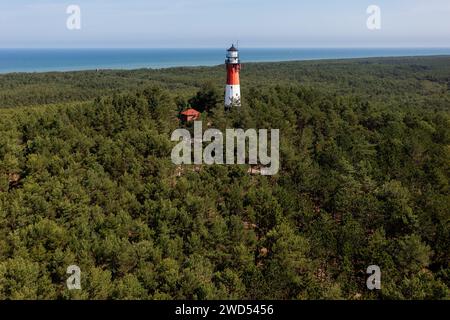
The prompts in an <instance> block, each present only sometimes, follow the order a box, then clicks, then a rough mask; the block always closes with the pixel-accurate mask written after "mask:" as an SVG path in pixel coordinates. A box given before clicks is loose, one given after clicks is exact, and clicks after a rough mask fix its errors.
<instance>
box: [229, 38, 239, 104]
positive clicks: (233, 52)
mask: <svg viewBox="0 0 450 320" xmlns="http://www.w3.org/2000/svg"><path fill="white" fill-rule="evenodd" d="M225 65H226V67H227V85H226V87H225V110H230V109H231V108H233V107H240V106H241V85H240V81H239V73H240V71H241V62H240V60H239V51H238V49H236V48H235V47H234V45H232V46H231V48H230V49H228V51H227V58H226V60H225Z"/></svg>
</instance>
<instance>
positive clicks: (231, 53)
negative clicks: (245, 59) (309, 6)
mask: <svg viewBox="0 0 450 320" xmlns="http://www.w3.org/2000/svg"><path fill="white" fill-rule="evenodd" d="M227 52H228V53H227V58H228V59H238V58H239V51H238V49H236V48H235V47H234V45H232V46H231V48H230V49H228V50H227ZM233 63H237V61H233Z"/></svg>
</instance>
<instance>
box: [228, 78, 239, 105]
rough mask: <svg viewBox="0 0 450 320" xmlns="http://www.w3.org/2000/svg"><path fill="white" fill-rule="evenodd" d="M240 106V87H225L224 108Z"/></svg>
mask: <svg viewBox="0 0 450 320" xmlns="http://www.w3.org/2000/svg"><path fill="white" fill-rule="evenodd" d="M233 106H236V107H240V106H241V86H240V85H238V84H237V85H229V84H227V86H226V87H225V107H227V108H231V107H233Z"/></svg>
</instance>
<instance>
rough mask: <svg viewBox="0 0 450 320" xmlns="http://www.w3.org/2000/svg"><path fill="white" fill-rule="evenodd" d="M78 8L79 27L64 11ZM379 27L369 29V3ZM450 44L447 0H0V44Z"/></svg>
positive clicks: (449, 13) (135, 46)
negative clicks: (377, 15)
mask: <svg viewBox="0 0 450 320" xmlns="http://www.w3.org/2000/svg"><path fill="white" fill-rule="evenodd" d="M71 4H76V5H79V6H80V8H81V27H82V28H81V30H73V31H70V30H68V29H67V28H66V20H67V18H68V14H66V8H67V6H68V5H71ZM372 4H374V5H378V6H379V7H380V8H381V18H382V20H381V30H376V31H370V30H368V29H367V27H366V20H367V18H368V14H367V13H366V9H367V7H368V6H369V5H372ZM237 39H239V41H240V45H241V46H243V47H349V46H350V47H411V46H420V47H430V46H433V47H450V1H449V0H370V1H366V0H348V1H345V0H343V1H336V0H309V1H303V0H271V1H268V0H147V1H144V0H127V1H124V0H71V1H64V0H0V47H12V48H19V47H21V48H22V47H24V48H31V47H52V48H53V47H64V48H67V47H75V48H77V47H82V48H85V47H115V48H120V47H132V48H137V47H223V46H224V45H228V44H229V43H230V42H233V41H235V40H237Z"/></svg>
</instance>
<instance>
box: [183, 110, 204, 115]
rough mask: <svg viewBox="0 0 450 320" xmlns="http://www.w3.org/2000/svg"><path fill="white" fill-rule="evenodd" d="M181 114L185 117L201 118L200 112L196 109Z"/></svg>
mask: <svg viewBox="0 0 450 320" xmlns="http://www.w3.org/2000/svg"><path fill="white" fill-rule="evenodd" d="M181 114H182V115H184V116H199V115H200V112H198V111H197V110H195V109H187V110H184V111H183V112H182V113H181Z"/></svg>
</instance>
